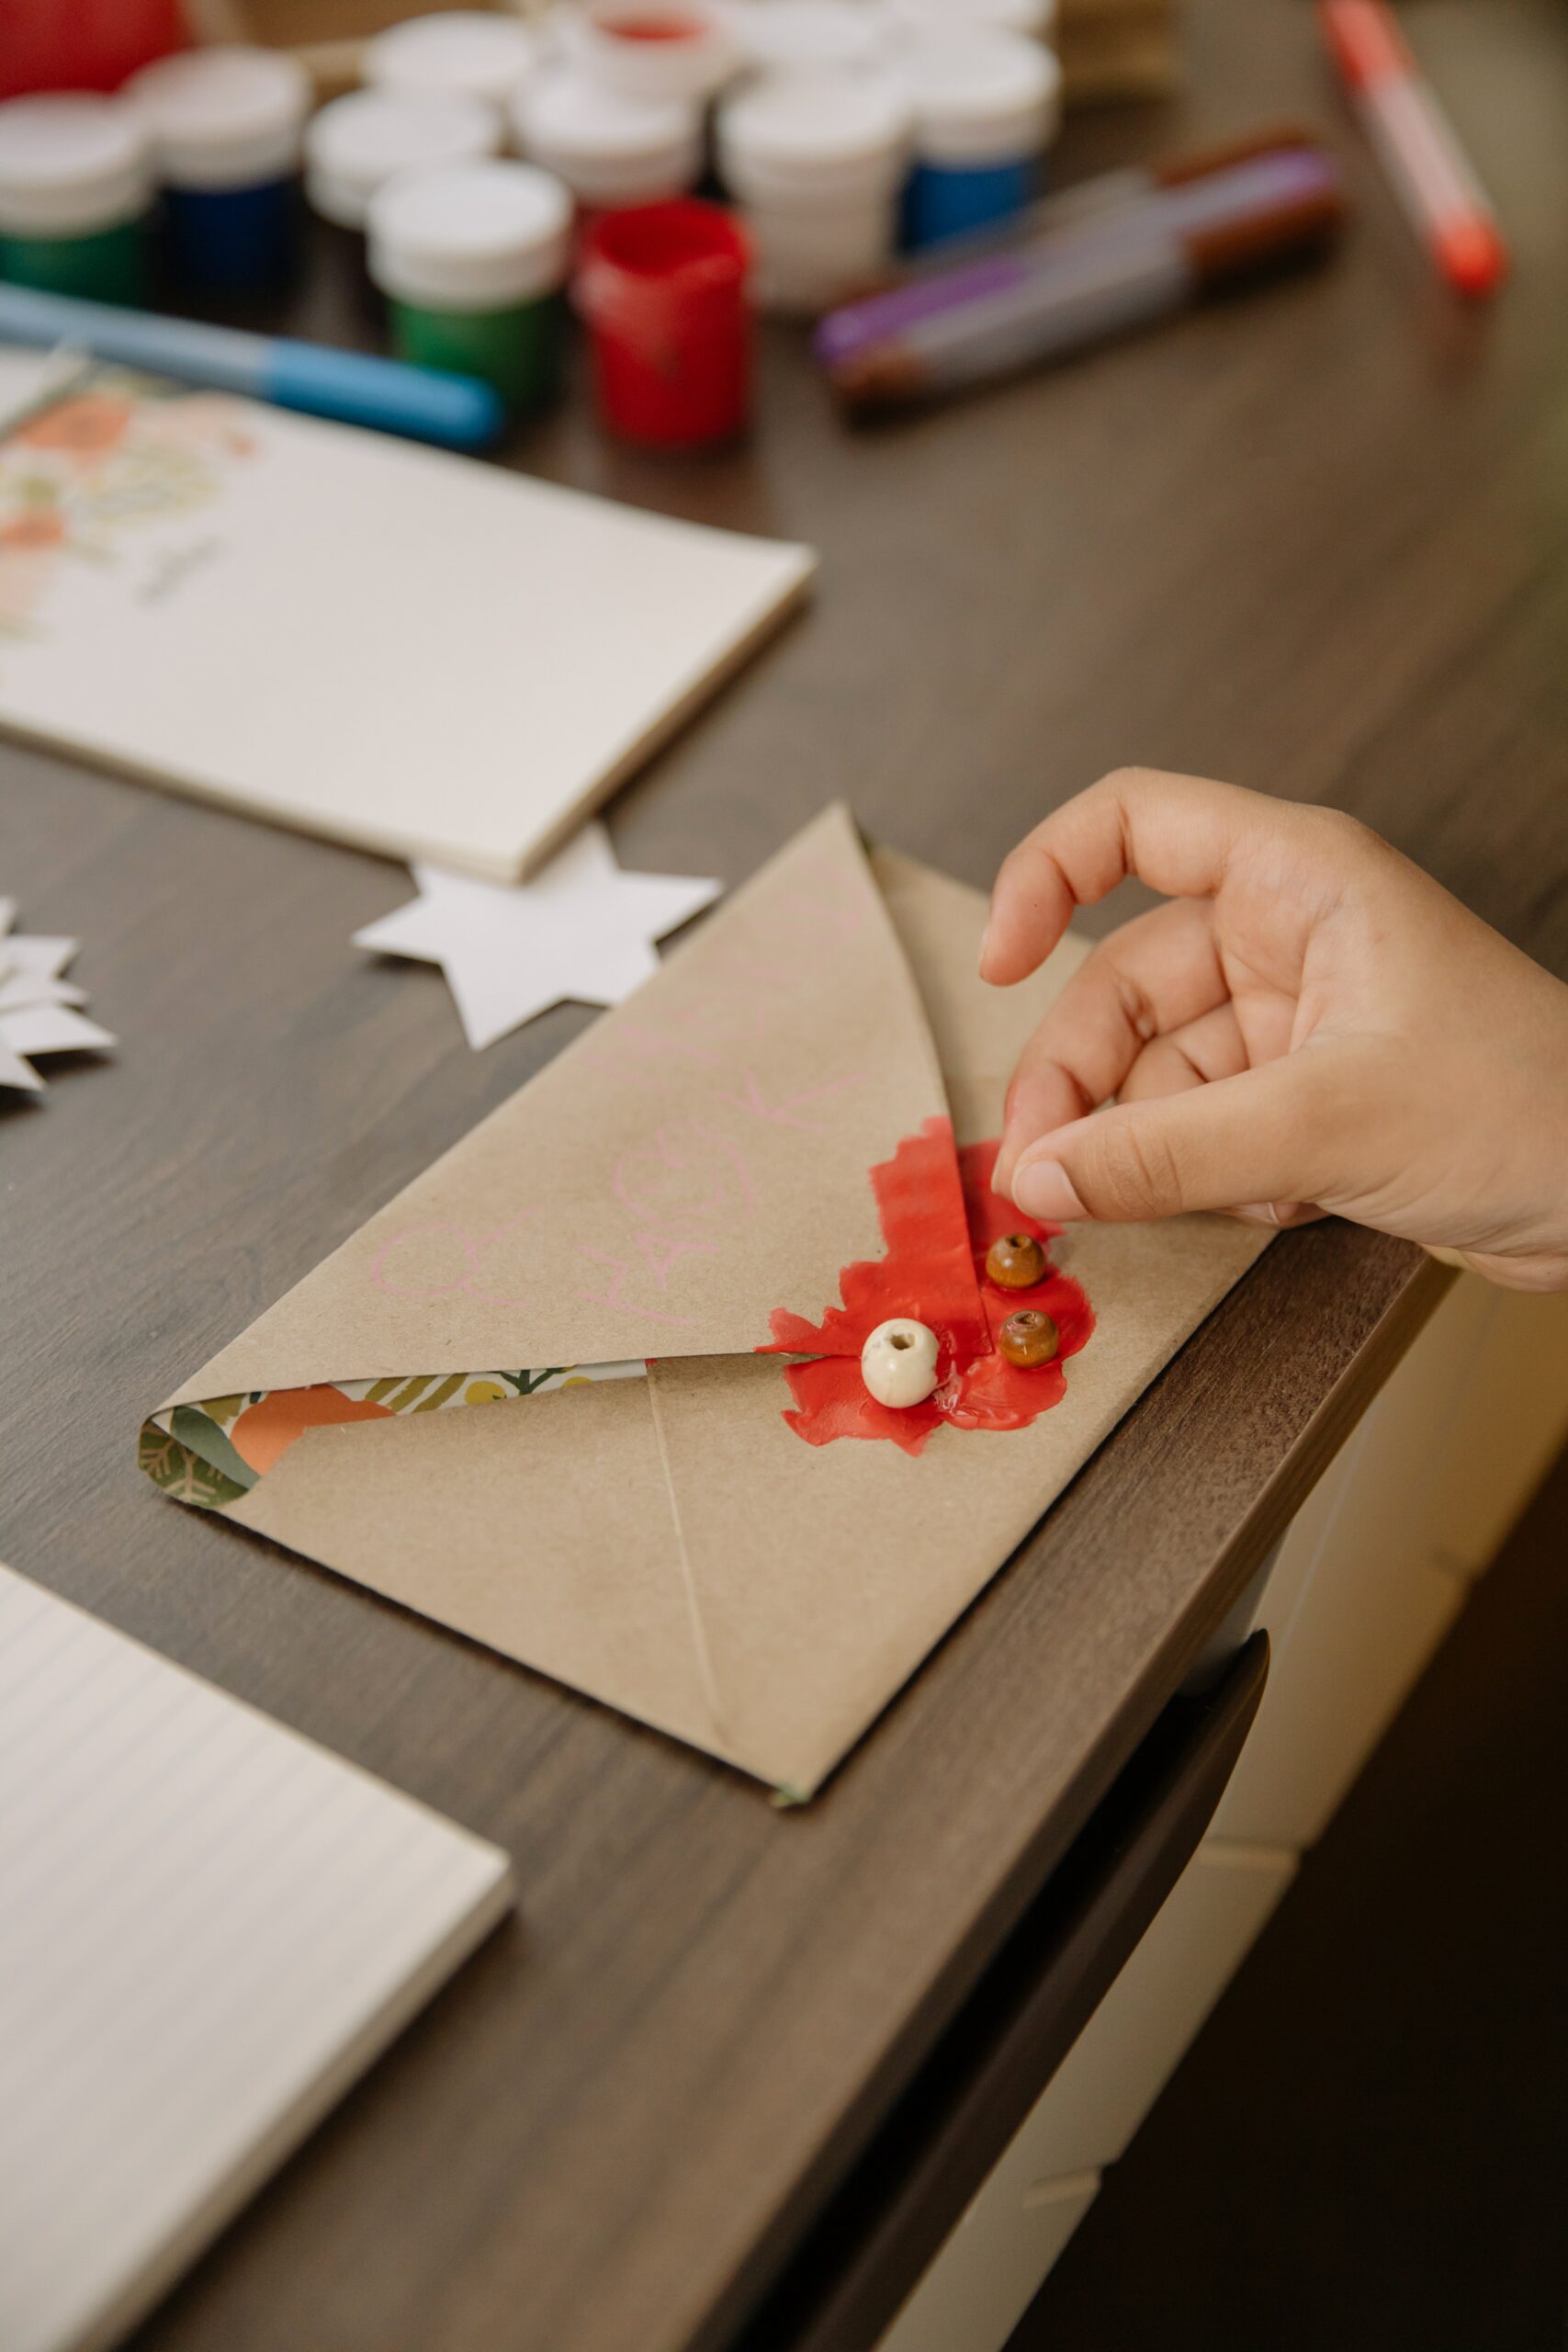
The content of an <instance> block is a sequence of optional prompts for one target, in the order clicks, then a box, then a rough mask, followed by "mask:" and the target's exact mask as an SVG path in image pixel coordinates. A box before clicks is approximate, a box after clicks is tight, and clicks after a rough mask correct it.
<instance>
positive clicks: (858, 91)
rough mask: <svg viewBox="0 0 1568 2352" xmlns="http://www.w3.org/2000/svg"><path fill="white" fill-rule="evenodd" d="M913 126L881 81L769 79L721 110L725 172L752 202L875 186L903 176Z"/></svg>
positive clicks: (902, 101)
mask: <svg viewBox="0 0 1568 2352" xmlns="http://www.w3.org/2000/svg"><path fill="white" fill-rule="evenodd" d="M909 123H910V115H909V108H908V104H907V102H906V101H905V99H904V97H903V96H902V95H901V93H900V91H899V90H898V89H897V86H896V85H894V84H893V83H892V82H891V81H890V80H886V79H884V78H883V77H881V76H872V75H867V76H864V77H863V78H857V77H855V76H853V75H850V74H846V75H844V76H843V77H842V78H841V79H839V80H829V79H827V78H821V79H817V78H814V77H813V76H811V75H809V74H765V75H763V77H762V78H761V80H760V81H756V82H753V83H752V84H751V85H750V87H749V88H747V89H745V90H743V91H742V92H741V93H740V95H739V96H738V97H734V98H731V99H729V100H728V103H727V104H726V105H725V106H723V107H721V108H720V109H719V116H718V164H719V171H720V174H721V175H722V176H723V178H724V179H725V180H726V181H728V185H729V186H730V187H732V188H733V189H734V190H735V192H736V194H737V195H738V196H739V197H741V198H743V199H744V200H745V201H747V202H748V203H759V202H762V203H765V202H766V201H767V200H768V199H769V198H772V197H776V196H781V195H782V196H791V195H795V196H799V197H805V198H809V197H811V196H813V195H819V196H821V197H823V198H830V197H832V196H834V195H836V194H840V193H842V192H847V191H849V190H851V189H854V188H860V187H866V188H871V187H875V186H876V185H878V184H879V183H881V182H884V181H886V180H889V179H892V178H894V177H896V176H897V174H898V173H899V172H900V171H901V170H902V168H903V164H904V158H905V153H906V151H907V149H908V139H909Z"/></svg>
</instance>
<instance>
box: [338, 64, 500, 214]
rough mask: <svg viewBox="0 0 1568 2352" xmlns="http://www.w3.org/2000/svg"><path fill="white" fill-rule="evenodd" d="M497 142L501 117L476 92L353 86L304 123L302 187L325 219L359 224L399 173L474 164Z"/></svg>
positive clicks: (491, 152)
mask: <svg viewBox="0 0 1568 2352" xmlns="http://www.w3.org/2000/svg"><path fill="white" fill-rule="evenodd" d="M500 144H501V118H500V116H499V115H498V114H497V113H496V110H495V108H494V107H489V106H486V105H485V104H484V103H483V102H482V100H480V99H479V98H462V97H457V96H454V95H453V94H452V93H451V92H450V91H441V90H351V91H350V92H349V93H348V96H346V97H343V98H333V100H332V101H331V103H330V104H329V105H327V106H324V107H322V108H321V112H320V114H317V115H313V116H312V117H311V119H310V122H309V123H308V124H307V125H306V129H305V192H306V194H307V195H308V196H309V198H310V202H311V203H312V204H313V205H314V207H315V209H316V210H317V211H318V212H320V213H321V215H322V216H323V218H324V219H326V220H336V221H337V222H338V223H339V224H340V225H341V226H342V227H343V228H345V229H362V228H363V227H364V226H365V208H366V206H367V204H368V203H369V201H370V198H372V197H373V196H374V195H375V193H376V191H377V189H378V187H385V186H386V184H387V182H388V181H389V179H391V178H392V177H393V176H394V175H395V174H397V173H398V172H403V171H409V170H411V169H413V168H416V167H419V166H424V167H426V168H428V167H429V166H430V165H431V164H467V163H472V162H474V161H476V160H477V159H478V158H479V156H481V155H493V154H494V153H495V151H496V149H497V148H498V147H499V146H500Z"/></svg>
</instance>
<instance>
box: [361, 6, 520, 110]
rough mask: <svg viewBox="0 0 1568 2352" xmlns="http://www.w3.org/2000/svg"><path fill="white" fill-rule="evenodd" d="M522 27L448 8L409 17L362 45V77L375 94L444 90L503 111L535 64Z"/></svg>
mask: <svg viewBox="0 0 1568 2352" xmlns="http://www.w3.org/2000/svg"><path fill="white" fill-rule="evenodd" d="M538 54H539V52H538V44H537V42H536V40H535V39H534V36H533V34H532V33H530V32H529V30H528V28H527V27H526V26H525V25H520V24H519V23H518V21H517V19H516V17H503V16H502V14H501V13H500V11H499V10H497V11H494V12H491V11H487V10H484V9H479V8H453V9H449V10H446V11H444V12H442V13H440V14H438V15H436V16H434V17H406V18H405V19H404V21H403V22H402V23H401V24H400V25H389V27H388V28H387V30H386V31H385V32H384V33H378V34H377V35H376V38H375V39H374V40H370V41H367V43H366V45H365V61H364V74H365V79H366V81H367V82H368V83H369V84H371V85H372V86H373V87H374V88H376V89H378V90H445V91H447V92H448V93H450V92H454V91H455V92H456V93H457V96H459V97H465V98H484V99H487V100H488V101H489V103H490V104H491V106H497V107H503V106H504V105H505V104H506V102H507V100H508V99H509V98H510V97H511V96H512V94H513V91H514V90H515V89H516V87H517V85H518V84H519V83H520V82H521V81H523V80H524V79H525V76H526V75H527V74H531V73H532V72H533V70H534V67H535V65H536V63H537V62H538Z"/></svg>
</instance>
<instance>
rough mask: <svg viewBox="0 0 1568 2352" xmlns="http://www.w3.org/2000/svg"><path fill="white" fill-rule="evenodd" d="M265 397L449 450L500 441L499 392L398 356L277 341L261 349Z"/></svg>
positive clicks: (282, 405) (502, 415) (501, 412)
mask: <svg viewBox="0 0 1568 2352" xmlns="http://www.w3.org/2000/svg"><path fill="white" fill-rule="evenodd" d="M258 390H260V391H261V393H262V395H263V397H264V398H265V399H266V400H271V401H276V402H277V404H278V406H279V407H280V408H297V409H303V410H305V411H306V412H307V413H309V414H310V415H312V416H334V417H337V418H339V419H340V420H341V421H342V422H343V423H344V424H369V425H373V426H375V427H376V428H377V429H378V430H379V431H380V432H383V433H403V434H407V435H410V436H411V437H412V439H414V440H416V441H438V442H441V443H442V444H443V445H444V446H445V447H447V448H452V449H485V448H488V447H490V446H491V443H492V442H494V441H496V440H498V439H499V438H500V435H501V431H502V425H503V424H504V423H505V411H504V409H503V408H502V402H501V398H500V395H499V394H498V393H496V392H494V391H492V390H491V387H490V386H489V385H488V384H482V383H480V381H479V378H478V377H477V376H448V375H446V374H443V373H441V372H440V371H438V370H437V369H435V368H414V367H411V366H410V365H409V364H408V363H407V362H406V361H404V360H400V359H377V358H374V357H372V356H370V355H369V354H367V353H365V352H360V351H334V350H332V349H330V348H329V347H328V346H327V345H324V344H317V343H294V342H291V341H289V340H288V338H287V337H279V338H278V339H276V341H274V342H270V343H268V345H267V346H266V359H265V370H264V380H263V382H262V384H261V385H260V386H259V387H258Z"/></svg>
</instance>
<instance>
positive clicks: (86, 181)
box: [0, 92, 152, 237]
mask: <svg viewBox="0 0 1568 2352" xmlns="http://www.w3.org/2000/svg"><path fill="white" fill-rule="evenodd" d="M151 202H152V157H151V155H150V154H149V153H148V148H147V134H146V132H145V131H144V130H143V129H142V127H141V118H140V116H139V115H138V114H137V113H136V112H135V111H134V109H133V108H132V107H129V106H127V105H126V104H125V103H124V102H123V100H121V99H119V98H98V97H90V96H86V95H85V93H83V94H78V93H75V92H72V93H70V94H68V95H63V96H48V97H28V98H7V99H6V100H5V102H4V103H3V104H0V233H3V234H5V235H7V236H12V237H71V236H89V235H91V233H92V232H93V231H94V230H96V229H113V228H118V225H119V224H120V222H121V221H124V220H134V219H135V218H136V215H137V214H138V213H139V212H143V211H145V210H146V209H147V207H148V205H149V204H150V203H151Z"/></svg>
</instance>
